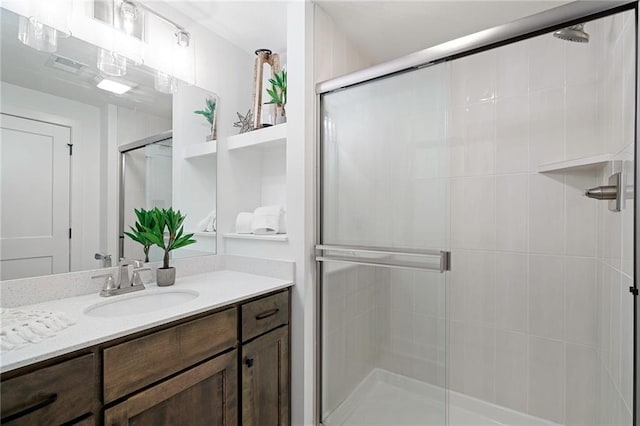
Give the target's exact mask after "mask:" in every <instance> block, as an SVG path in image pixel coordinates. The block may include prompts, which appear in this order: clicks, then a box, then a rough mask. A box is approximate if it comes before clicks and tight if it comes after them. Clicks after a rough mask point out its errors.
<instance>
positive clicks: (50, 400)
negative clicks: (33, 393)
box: [1, 393, 58, 423]
mask: <svg viewBox="0 0 640 426" xmlns="http://www.w3.org/2000/svg"><path fill="white" fill-rule="evenodd" d="M57 399H58V394H57V393H52V394H50V395H46V396H45V398H44V399H43V400H41V401H39V402H36V403H35V404H33V405H30V406H28V407H27V408H24V409H22V410H20V411H18V412H17V413H13V414H9V415H7V416H6V417H3V418H2V420H1V422H2V423H6V422H11V421H13V420H16V419H18V418H20V417H22V416H26V415H27V414H31V413H33V412H34V411H38V410H39V409H41V408H44V407H46V406H47V405H51V404H53V403H54V402H56V400H57Z"/></svg>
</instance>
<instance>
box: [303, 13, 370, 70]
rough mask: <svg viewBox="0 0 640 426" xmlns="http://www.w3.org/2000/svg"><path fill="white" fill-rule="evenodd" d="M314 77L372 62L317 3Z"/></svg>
mask: <svg viewBox="0 0 640 426" xmlns="http://www.w3.org/2000/svg"><path fill="white" fill-rule="evenodd" d="M313 12H314V44H313V56H314V72H315V75H314V79H315V81H316V82H318V83H319V82H321V81H325V80H329V79H331V78H334V77H338V76H341V75H344V74H348V73H350V72H353V71H357V70H360V69H363V68H367V67H369V66H371V65H373V64H374V62H373V61H372V60H371V59H369V58H368V57H367V56H366V55H365V54H364V53H363V52H361V51H360V50H359V49H358V47H357V46H356V45H355V44H353V42H352V41H351V40H350V39H349V38H348V37H347V36H346V35H345V34H344V33H343V32H342V31H341V30H340V28H338V27H337V26H336V24H335V22H333V19H332V18H331V17H330V16H329V15H328V14H327V13H326V12H325V11H324V10H323V9H322V7H321V6H319V5H317V4H316V5H314V9H313Z"/></svg>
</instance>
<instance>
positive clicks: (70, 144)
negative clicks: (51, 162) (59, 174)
mask: <svg viewBox="0 0 640 426" xmlns="http://www.w3.org/2000/svg"><path fill="white" fill-rule="evenodd" d="M67 146H68V147H69V155H73V144H72V143H68V144H67Z"/></svg>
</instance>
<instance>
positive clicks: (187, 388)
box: [104, 350, 238, 426]
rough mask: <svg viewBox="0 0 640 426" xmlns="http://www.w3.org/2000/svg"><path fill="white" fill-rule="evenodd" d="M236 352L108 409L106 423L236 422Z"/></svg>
mask: <svg viewBox="0 0 640 426" xmlns="http://www.w3.org/2000/svg"><path fill="white" fill-rule="evenodd" d="M236 354H237V352H236V351H235V350H234V351H231V352H229V353H226V354H224V355H220V356H218V357H216V358H213V359H212V360H210V361H206V362H204V363H202V364H200V365H198V366H197V367H193V368H191V369H189V370H187V371H185V372H184V373H181V374H179V375H177V376H175V377H173V378H171V379H169V380H166V381H164V382H161V383H159V384H157V385H155V386H153V387H151V388H149V389H147V390H145V391H142V392H140V393H137V394H135V395H133V396H131V397H130V398H128V399H126V400H125V401H123V402H121V403H120V404H118V405H116V406H114V407H112V408H109V409H107V410H106V411H105V413H104V419H105V425H150V426H156V425H189V426H191V425H203V426H205V425H206V426H210V425H225V426H227V425H229V426H230V425H234V426H235V425H237V424H238V415H237V414H238V413H237V411H238V402H237V401H238V399H237V393H238V373H237V371H238V370H237V366H236V365H237V359H236V357H237V355H236Z"/></svg>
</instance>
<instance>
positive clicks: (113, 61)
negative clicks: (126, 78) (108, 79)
mask: <svg viewBox="0 0 640 426" xmlns="http://www.w3.org/2000/svg"><path fill="white" fill-rule="evenodd" d="M97 66H98V69H99V70H100V71H101V72H102V73H104V74H107V75H111V76H113V77H122V76H123V75H125V74H126V73H127V58H125V57H124V56H122V55H120V54H118V53H116V52H112V51H110V50H106V49H98V64H97Z"/></svg>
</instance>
